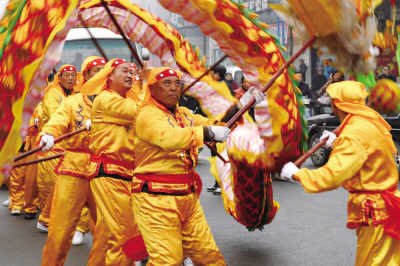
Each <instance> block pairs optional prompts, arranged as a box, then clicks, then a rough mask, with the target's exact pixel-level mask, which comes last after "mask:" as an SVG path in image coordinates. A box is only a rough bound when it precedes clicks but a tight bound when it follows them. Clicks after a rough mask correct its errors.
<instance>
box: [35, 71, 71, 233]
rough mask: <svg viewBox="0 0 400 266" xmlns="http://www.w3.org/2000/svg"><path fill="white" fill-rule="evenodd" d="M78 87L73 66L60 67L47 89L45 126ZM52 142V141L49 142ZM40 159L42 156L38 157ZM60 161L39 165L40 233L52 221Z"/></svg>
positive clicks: (42, 142) (45, 94)
mask: <svg viewBox="0 0 400 266" xmlns="http://www.w3.org/2000/svg"><path fill="white" fill-rule="evenodd" d="M76 85H77V71H76V67H75V66H73V65H63V66H61V67H60V69H59V70H58V72H57V73H56V75H55V77H54V81H53V82H52V83H50V84H49V85H48V86H47V88H46V89H45V93H44V97H43V101H42V107H43V112H42V114H43V116H42V117H41V120H42V123H43V125H45V124H46V123H47V122H48V121H49V120H50V118H51V116H52V115H53V114H54V113H55V112H56V110H57V108H58V106H59V105H60V104H61V103H62V101H63V100H64V99H66V98H67V97H68V96H70V95H71V94H72V92H73V90H74V87H75V86H76ZM46 137H47V135H45V136H42V137H41V138H40V145H43V144H44V143H46V142H47V141H48V139H46ZM49 141H50V140H49ZM56 153H57V152H56V151H49V152H46V153H44V154H42V156H46V157H47V156H50V155H53V154H56ZM38 157H40V155H38ZM58 161H59V159H55V160H48V161H45V162H42V163H39V164H38V169H37V171H38V176H37V186H38V192H39V206H40V209H41V213H40V215H39V219H38V222H37V225H36V228H37V229H38V230H39V231H40V232H47V231H48V224H49V220H50V211H51V202H52V198H53V188H54V184H55V180H56V173H55V172H54V169H55V168H56V166H57V164H58Z"/></svg>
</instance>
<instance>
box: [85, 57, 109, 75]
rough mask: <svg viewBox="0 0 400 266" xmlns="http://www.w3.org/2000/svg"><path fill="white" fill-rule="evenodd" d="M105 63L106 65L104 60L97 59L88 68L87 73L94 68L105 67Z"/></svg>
mask: <svg viewBox="0 0 400 266" xmlns="http://www.w3.org/2000/svg"><path fill="white" fill-rule="evenodd" d="M105 63H106V60H104V59H103V58H97V59H95V60H93V61H91V62H90V63H89V64H88V65H87V66H86V69H85V72H86V71H89V70H90V69H91V68H92V67H95V66H99V65H104V64H105Z"/></svg>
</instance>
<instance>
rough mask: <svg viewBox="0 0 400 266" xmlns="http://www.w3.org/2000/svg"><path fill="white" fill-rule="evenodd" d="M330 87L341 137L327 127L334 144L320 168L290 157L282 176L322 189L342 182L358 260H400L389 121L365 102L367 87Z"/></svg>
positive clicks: (399, 206) (399, 195) (399, 208)
mask: <svg viewBox="0 0 400 266" xmlns="http://www.w3.org/2000/svg"><path fill="white" fill-rule="evenodd" d="M327 93H328V95H329V96H330V97H331V99H332V110H333V112H334V114H335V115H336V116H337V117H338V118H339V120H340V121H341V124H340V127H339V128H338V131H337V132H338V133H337V135H338V136H337V137H336V135H335V134H334V133H332V132H329V131H325V132H324V133H323V135H322V137H321V139H324V138H328V139H327V142H326V145H328V146H332V148H333V149H332V152H331V154H330V157H329V160H328V162H327V163H326V164H325V165H324V166H323V167H321V168H318V169H314V170H309V169H298V168H297V167H296V165H294V164H293V163H292V162H289V163H287V164H286V165H285V166H284V167H283V168H282V172H281V176H282V177H283V178H285V179H287V180H296V181H298V182H300V184H301V185H302V186H303V188H304V190H305V191H306V192H309V193H318V192H323V191H328V190H332V189H336V188H338V187H339V186H343V187H344V188H345V189H346V190H347V191H349V193H350V195H349V199H348V205H347V206H348V210H347V212H348V219H347V227H348V228H351V229H356V230H357V253H356V262H355V264H356V265H359V266H361V265H369V266H371V265H376V266H378V265H400V222H399V219H400V192H399V190H398V184H399V175H398V170H397V167H396V164H395V161H394V154H395V153H396V147H395V145H394V143H393V141H392V136H391V134H390V129H391V128H390V126H389V124H387V123H386V121H385V120H384V119H383V118H382V117H381V116H380V115H379V114H378V113H376V112H375V111H374V110H373V109H371V108H369V107H367V106H366V104H365V100H366V97H367V92H366V90H365V87H364V85H362V84H361V83H359V82H356V81H342V82H337V83H334V84H331V85H329V86H328V88H327Z"/></svg>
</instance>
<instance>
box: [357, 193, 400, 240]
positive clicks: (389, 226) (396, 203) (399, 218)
mask: <svg viewBox="0 0 400 266" xmlns="http://www.w3.org/2000/svg"><path fill="white" fill-rule="evenodd" d="M396 190H397V186H394V187H392V188H389V189H387V190H383V191H361V190H355V191H350V193H362V194H380V195H381V196H382V198H383V200H384V201H385V206H386V210H387V213H388V218H387V219H386V220H385V221H384V222H383V227H384V229H385V233H386V234H388V235H390V236H391V237H393V238H395V239H398V240H400V198H399V197H396V195H395V194H394V192H395V191H396Z"/></svg>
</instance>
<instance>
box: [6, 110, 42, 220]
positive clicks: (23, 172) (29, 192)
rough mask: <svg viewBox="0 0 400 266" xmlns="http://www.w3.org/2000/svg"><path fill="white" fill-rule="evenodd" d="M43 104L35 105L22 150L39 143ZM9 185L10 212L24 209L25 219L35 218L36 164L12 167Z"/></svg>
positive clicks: (18, 212) (13, 213)
mask: <svg viewBox="0 0 400 266" xmlns="http://www.w3.org/2000/svg"><path fill="white" fill-rule="evenodd" d="M41 106H42V104H41V103H39V104H38V105H37V106H36V107H35V110H34V112H33V114H32V117H31V119H30V120H29V126H28V134H27V136H26V137H25V141H24V144H23V145H22V147H21V150H20V152H22V151H28V150H30V149H31V148H32V147H33V146H35V143H37V137H38V133H39V126H40V125H39V115H40V112H41V108H42V107H41ZM31 158H32V157H31ZM8 187H9V193H10V204H9V211H10V214H11V215H20V214H22V210H23V211H24V216H25V219H27V220H29V219H34V218H35V217H36V213H37V211H38V202H37V188H36V164H32V165H27V166H22V167H17V168H14V169H12V171H11V173H10V181H9V186H8Z"/></svg>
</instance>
